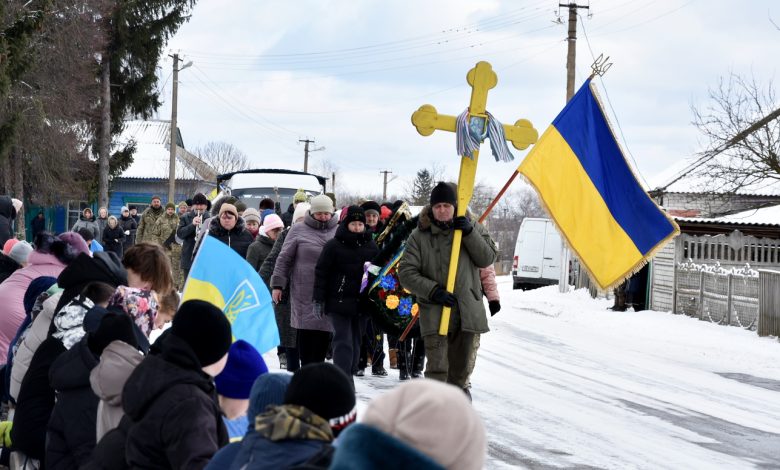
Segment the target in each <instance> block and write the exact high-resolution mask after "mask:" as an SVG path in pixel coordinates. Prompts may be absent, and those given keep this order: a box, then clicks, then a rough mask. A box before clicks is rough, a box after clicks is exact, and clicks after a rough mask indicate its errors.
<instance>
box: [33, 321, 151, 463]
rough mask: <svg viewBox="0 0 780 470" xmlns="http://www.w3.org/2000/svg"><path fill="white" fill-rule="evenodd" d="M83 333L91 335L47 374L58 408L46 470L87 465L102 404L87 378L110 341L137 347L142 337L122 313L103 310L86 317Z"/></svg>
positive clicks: (49, 432) (49, 436) (52, 422)
mask: <svg viewBox="0 0 780 470" xmlns="http://www.w3.org/2000/svg"><path fill="white" fill-rule="evenodd" d="M93 325H94V328H93V327H92V326H93ZM84 328H85V330H89V331H88V332H87V336H85V337H84V338H83V339H82V340H81V341H80V342H79V343H77V344H76V345H75V346H73V347H72V348H71V349H69V350H68V351H66V352H65V353H63V354H62V355H61V356H60V357H59V358H57V360H56V361H54V364H52V366H51V369H49V380H50V383H51V386H52V388H53V389H55V390H56V391H57V403H56V404H55V405H54V410H53V411H52V414H51V419H49V425H48V427H47V433H46V468H48V469H75V468H81V466H82V465H83V464H84V463H86V462H87V461H88V460H89V458H90V454H91V453H92V450H93V448H94V447H95V437H96V435H95V426H96V424H95V423H96V422H97V409H98V403H99V402H100V399H99V398H98V397H97V395H95V393H94V392H93V391H92V387H91V386H90V382H89V374H90V372H91V371H92V369H94V368H95V366H97V364H98V359H99V357H100V355H101V354H102V353H103V350H104V349H105V348H106V346H108V345H109V344H110V343H111V342H112V341H115V340H120V341H123V342H125V343H127V344H130V345H132V346H134V347H136V348H137V347H138V341H137V339H136V338H137V337H138V335H142V334H143V333H141V332H140V330H138V331H137V332H136V328H137V327H136V326H135V324H134V323H133V320H132V319H131V318H130V316H129V315H127V314H126V313H125V312H124V311H122V310H110V311H106V310H105V309H103V308H101V307H96V308H93V309H91V310H90V311H89V312H87V315H86V317H85V318H84Z"/></svg>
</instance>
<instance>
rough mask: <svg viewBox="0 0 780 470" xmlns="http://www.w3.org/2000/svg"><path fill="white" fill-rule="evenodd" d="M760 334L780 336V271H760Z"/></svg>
mask: <svg viewBox="0 0 780 470" xmlns="http://www.w3.org/2000/svg"><path fill="white" fill-rule="evenodd" d="M758 278H759V283H760V286H761V287H760V289H759V298H758V336H780V271H771V270H768V269H762V270H759V271H758Z"/></svg>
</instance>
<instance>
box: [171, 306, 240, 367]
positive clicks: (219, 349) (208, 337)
mask: <svg viewBox="0 0 780 470" xmlns="http://www.w3.org/2000/svg"><path fill="white" fill-rule="evenodd" d="M171 334H172V335H174V336H177V337H179V338H181V339H183V340H184V341H185V342H186V343H187V344H189V345H190V347H191V348H192V350H193V352H195V356H197V358H198V361H200V365H201V367H205V366H208V365H211V364H214V363H216V362H217V361H219V360H220V359H222V357H223V356H224V355H225V354H227V352H228V350H229V349H230V344H231V343H232V342H233V334H232V332H231V329H230V322H229V321H228V319H227V317H226V316H225V314H224V313H222V310H220V309H219V308H217V307H216V306H214V305H213V304H211V303H209V302H205V301H203V300H188V301H186V302H184V303H183V304H181V306H180V307H179V310H178V311H177V312H176V315H175V316H174V317H173V324H172V325H171Z"/></svg>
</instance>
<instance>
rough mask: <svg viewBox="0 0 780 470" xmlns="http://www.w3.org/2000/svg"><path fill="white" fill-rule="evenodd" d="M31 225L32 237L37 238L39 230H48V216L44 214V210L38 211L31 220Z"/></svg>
mask: <svg viewBox="0 0 780 470" xmlns="http://www.w3.org/2000/svg"><path fill="white" fill-rule="evenodd" d="M30 225H31V227H32V237H33V240H35V236H36V235H38V233H39V232H44V231H46V216H44V215H43V211H38V215H36V216H35V218H34V219H33V220H32V222H30Z"/></svg>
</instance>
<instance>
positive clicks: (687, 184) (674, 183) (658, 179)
mask: <svg viewBox="0 0 780 470" xmlns="http://www.w3.org/2000/svg"><path fill="white" fill-rule="evenodd" d="M728 158H729V157H728V155H725V154H720V155H717V156H715V157H713V159H714V160H716V163H717V160H719V159H720V160H724V161H723V163H722V164H723V165H727V164H728V162H727V161H725V160H727V159H728ZM708 161H712V160H708ZM704 163H705V162H704V161H700V158H699V157H690V158H685V159H682V160H680V161H678V162H677V163H675V164H673V165H671V166H670V167H669V168H667V169H666V170H664V171H662V172H660V173H658V174H657V175H655V176H654V177H652V178H650V181H649V184H650V192H651V193H652V192H664V193H688V194H707V193H709V194H711V193H719V192H720V193H724V191H717V190H715V189H714V188H724V187H728V186H729V183H728V182H726V181H718V179H716V178H712V177H711V176H708V175H706V174H705V172H704V169H703V166H704ZM735 194H738V195H744V196H780V181H778V180H767V181H766V182H761V183H754V184H750V185H747V186H744V187H742V188H740V189H739V190H738V191H736V193H735Z"/></svg>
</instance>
